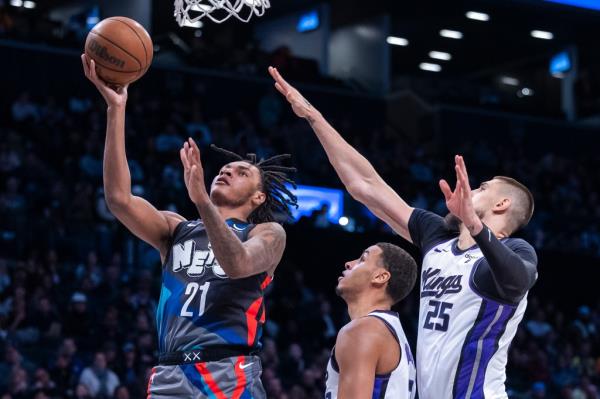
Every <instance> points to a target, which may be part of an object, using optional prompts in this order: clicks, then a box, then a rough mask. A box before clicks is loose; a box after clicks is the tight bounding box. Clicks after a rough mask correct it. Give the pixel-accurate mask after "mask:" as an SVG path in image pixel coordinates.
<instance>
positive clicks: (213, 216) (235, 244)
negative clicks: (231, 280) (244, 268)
mask: <svg viewBox="0 0 600 399" xmlns="http://www.w3.org/2000/svg"><path fill="white" fill-rule="evenodd" d="M197 208H198V212H199V213H200V216H201V217H202V222H203V223H204V227H205V228H206V233H207V234H208V240H209V241H210V244H211V247H212V250H213V252H214V254H215V257H216V258H217V261H218V262H219V265H220V266H221V267H222V268H223V270H224V271H225V273H227V275H229V276H230V277H232V276H235V275H236V274H237V272H238V268H239V266H240V264H241V263H243V262H244V260H245V257H246V251H245V248H244V245H243V244H242V242H241V241H240V239H239V238H238V237H237V236H236V235H235V234H234V233H233V231H231V230H230V229H229V226H227V223H226V222H225V220H223V217H222V216H221V215H220V214H219V212H218V210H217V208H216V207H215V206H214V205H213V204H212V203H208V204H203V205H199V206H197Z"/></svg>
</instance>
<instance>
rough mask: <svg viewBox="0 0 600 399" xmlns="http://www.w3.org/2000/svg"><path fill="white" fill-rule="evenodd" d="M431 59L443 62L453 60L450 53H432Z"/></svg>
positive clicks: (430, 53)
mask: <svg viewBox="0 0 600 399" xmlns="http://www.w3.org/2000/svg"><path fill="white" fill-rule="evenodd" d="M429 57H431V58H433V59H434V60H442V61H450V60H451V59H452V55H450V53H445V52H443V51H430V52H429Z"/></svg>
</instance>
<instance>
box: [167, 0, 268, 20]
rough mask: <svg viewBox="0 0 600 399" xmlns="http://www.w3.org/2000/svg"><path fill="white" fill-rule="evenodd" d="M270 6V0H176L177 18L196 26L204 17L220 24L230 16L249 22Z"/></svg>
mask: <svg viewBox="0 0 600 399" xmlns="http://www.w3.org/2000/svg"><path fill="white" fill-rule="evenodd" d="M269 7H271V3H270V2H269V0H175V19H176V20H177V23H178V24H179V26H182V27H183V26H190V27H195V26H197V25H196V24H198V25H199V21H200V20H201V19H202V18H204V17H208V18H210V19H211V20H212V21H213V22H216V23H218V24H220V23H221V22H224V21H226V20H228V19H229V18H230V17H236V18H237V19H239V20H240V21H242V22H248V21H250V18H252V15H256V16H257V17H260V16H262V15H263V14H264V13H265V10H266V9H267V8H269Z"/></svg>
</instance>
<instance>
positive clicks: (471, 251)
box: [269, 68, 537, 399]
mask: <svg viewBox="0 0 600 399" xmlns="http://www.w3.org/2000/svg"><path fill="white" fill-rule="evenodd" d="M269 72H270V73H271V76H273V78H274V79H275V82H276V83H275V87H276V88H277V89H278V90H279V91H280V92H281V93H282V94H283V95H285V97H286V98H287V100H288V101H289V102H290V104H291V105H292V109H293V110H294V112H295V113H296V115H298V116H299V117H302V118H305V119H306V120H307V121H308V122H309V123H310V126H311V127H312V129H313V130H314V132H315V133H316V135H317V138H318V139H319V141H320V142H321V144H322V146H323V148H324V149H325V152H326V153H327V156H328V157H329V161H330V162H331V164H332V165H333V167H334V168H335V170H336V172H337V174H338V176H339V177H340V179H341V180H342V182H343V183H344V185H345V186H346V189H347V190H348V192H349V193H350V195H352V197H354V198H355V199H356V200H358V201H360V202H362V203H363V204H365V205H366V206H367V207H368V208H369V209H370V210H371V211H372V212H373V213H374V214H375V215H377V217H379V218H380V219H381V220H383V221H385V222H386V223H387V224H389V225H390V227H392V228H393V229H394V230H395V231H396V232H397V233H398V234H400V235H401V236H402V237H403V238H405V239H406V240H408V241H410V242H412V243H414V244H415V245H416V246H418V247H419V248H420V249H421V251H422V253H423V255H424V262H423V269H422V275H421V306H420V312H419V323H420V324H419V337H418V344H417V382H418V386H419V398H420V399H449V398H460V399H463V398H487V399H503V398H507V395H506V389H505V387H504V382H505V380H506V361H507V359H506V358H507V351H508V347H509V345H510V342H511V340H512V339H513V337H514V335H515V332H516V329H517V326H518V324H519V322H520V321H521V319H522V317H523V313H524V311H525V307H526V304H527V302H526V297H527V292H528V291H529V289H530V288H531V287H532V286H533V284H534V283H535V280H536V278H537V270H536V268H537V256H536V254H535V251H534V249H533V248H532V247H531V246H530V245H529V244H528V243H527V242H525V241H523V240H520V239H513V238H509V236H510V235H511V234H513V233H514V232H515V231H517V230H519V229H520V228H521V227H523V226H525V225H526V224H527V223H528V222H529V220H530V219H531V216H532V214H533V208H534V204H533V197H532V195H531V193H530V192H529V190H528V189H527V188H526V187H525V186H523V185H522V184H521V183H519V182H517V181H516V180H514V179H512V178H509V177H503V176H499V177H494V178H493V179H492V180H490V181H487V182H484V183H482V184H481V186H480V187H479V188H478V189H476V190H473V191H471V187H470V185H469V179H468V175H467V169H466V166H465V163H464V160H463V158H462V157H461V156H456V157H455V160H454V161H455V171H456V177H457V183H456V187H455V189H454V191H452V190H451V188H450V186H449V185H448V183H447V182H446V181H445V180H441V181H440V188H441V189H442V192H443V193H444V196H445V198H446V205H447V207H448V210H449V211H450V214H449V215H448V217H447V218H446V219H444V218H441V217H439V216H437V215H435V214H432V213H430V212H426V211H423V210H419V209H414V208H412V207H410V206H409V205H408V204H407V203H406V202H405V201H404V200H403V199H402V198H400V196H399V195H398V194H397V193H396V192H395V191H394V190H392V189H391V188H390V186H388V185H387V184H386V183H385V181H383V179H382V178H381V176H379V175H378V174H377V172H376V171H375V169H374V168H373V166H372V165H371V164H370V163H369V161H367V160H366V159H365V158H364V157H363V156H362V155H360V154H359V153H358V152H357V151H356V150H355V149H354V148H352V146H350V145H349V144H348V143H347V142H346V141H345V140H344V139H343V138H342V137H341V136H340V134H339V133H338V132H337V131H336V130H335V129H334V128H333V127H332V126H331V125H330V124H329V123H328V122H327V121H326V120H325V119H324V118H323V116H322V115H321V114H320V113H319V111H318V110H316V109H315V108H314V107H313V106H312V105H311V104H310V103H309V102H308V101H306V99H305V98H304V97H302V95H301V94H300V93H299V92H298V90H296V89H295V88H293V87H292V86H290V85H289V84H288V83H287V82H286V81H285V80H284V79H283V78H282V77H281V75H280V74H279V73H278V72H277V70H276V69H273V68H271V69H270V70H269Z"/></svg>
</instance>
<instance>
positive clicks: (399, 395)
mask: <svg viewBox="0 0 600 399" xmlns="http://www.w3.org/2000/svg"><path fill="white" fill-rule="evenodd" d="M368 316H370V317H377V318H379V319H381V321H382V322H383V323H385V325H386V326H387V327H388V328H389V330H390V332H391V333H392V334H393V335H394V337H395V338H396V340H397V341H398V345H400V349H401V350H400V353H401V355H400V363H399V364H398V366H397V367H396V368H395V369H394V370H392V372H391V373H389V374H386V375H378V374H377V375H375V384H374V386H373V395H372V398H373V399H413V398H414V397H415V393H416V387H415V376H416V369H415V361H414V358H413V355H412V352H411V350H410V346H409V345H408V341H407V340H406V335H404V330H403V329H402V325H401V324H400V318H399V317H398V313H396V312H392V311H383V310H378V311H374V312H371V313H369V315H368ZM356 361H357V362H359V361H360V359H356ZM325 378H326V382H325V386H326V388H325V399H337V394H338V387H339V380H340V374H339V367H338V365H337V361H336V360H335V347H334V348H333V350H332V352H331V356H330V358H329V362H328V363H327V375H326V377H325Z"/></svg>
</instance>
